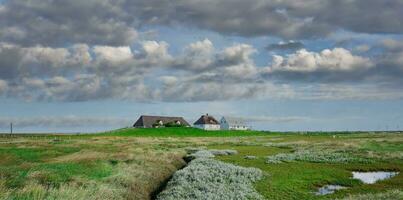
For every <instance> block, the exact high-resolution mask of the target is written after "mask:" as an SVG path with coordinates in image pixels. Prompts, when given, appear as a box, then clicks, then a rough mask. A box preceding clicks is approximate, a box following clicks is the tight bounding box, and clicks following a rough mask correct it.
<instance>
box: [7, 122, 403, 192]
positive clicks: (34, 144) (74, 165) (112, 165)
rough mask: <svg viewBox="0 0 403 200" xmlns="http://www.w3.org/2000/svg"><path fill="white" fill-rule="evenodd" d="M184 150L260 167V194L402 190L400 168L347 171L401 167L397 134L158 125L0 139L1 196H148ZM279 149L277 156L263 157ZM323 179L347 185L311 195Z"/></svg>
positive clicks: (402, 139) (402, 138)
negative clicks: (361, 176) (356, 175)
mask: <svg viewBox="0 0 403 200" xmlns="http://www.w3.org/2000/svg"><path fill="white" fill-rule="evenodd" d="M189 147H203V148H208V149H234V150H237V151H238V152H239V153H238V154H236V155H227V156H219V157H216V159H218V160H221V161H224V162H227V163H232V164H235V165H239V166H245V167H254V168H259V169H261V170H262V171H263V172H264V174H265V175H264V177H263V179H262V180H260V181H258V182H257V183H255V185H254V186H255V188H256V190H257V191H258V192H259V193H260V194H261V195H262V196H263V197H265V198H266V199H337V198H339V199H344V198H347V199H348V198H350V199H354V198H361V199H370V198H372V199H382V198H384V197H386V196H387V195H389V196H387V197H388V198H386V199H391V198H392V199H393V198H396V197H398V198H400V197H402V195H403V194H402V191H403V175H402V174H401V173H400V174H398V175H397V176H395V177H393V178H392V179H389V180H384V181H380V182H377V183H375V184H372V185H365V184H363V183H361V182H360V181H358V180H355V179H352V178H351V177H352V175H351V171H378V170H382V171H399V172H401V171H402V168H403V134H401V133H342V134H341V133H339V134H336V133H313V134H292V133H287V134H282V133H270V132H257V131H245V132H243V131H212V132H206V131H202V130H198V129H193V128H160V129H120V130H116V131H111V132H106V133H103V134H96V135H80V136H15V137H11V138H10V137H4V136H3V137H0V157H1V159H0V199H153V198H154V197H155V195H156V193H157V192H159V191H160V190H161V189H162V186H163V185H164V183H165V182H166V180H168V179H169V177H170V176H171V175H172V174H173V173H174V172H175V171H176V170H178V169H180V168H182V167H183V166H185V164H186V163H185V162H184V161H183V159H182V158H183V156H185V154H186V151H185V149H186V148H189ZM301 152H302V153H301ZM305 152H308V154H309V156H307V155H305V154H303V153H305ZM279 154H280V155H283V157H281V159H283V160H281V159H279V160H280V161H279V162H278V163H271V162H268V160H270V159H278V157H273V156H276V155H277V156H278V155H279ZM294 155H298V156H299V157H298V156H297V157H296V156H294ZM300 155H302V156H300ZM323 155H326V156H323ZM329 155H330V156H329ZM245 156H255V157H256V159H245ZM269 156H271V157H269ZM287 156H288V157H287ZM269 158H270V159H269ZM284 158H287V159H286V160H284ZM326 184H340V185H343V186H346V187H348V189H345V190H340V191H337V192H336V193H334V194H330V195H325V196H315V195H314V192H315V191H316V189H317V188H318V187H321V186H323V185H326ZM363 195H366V196H363Z"/></svg>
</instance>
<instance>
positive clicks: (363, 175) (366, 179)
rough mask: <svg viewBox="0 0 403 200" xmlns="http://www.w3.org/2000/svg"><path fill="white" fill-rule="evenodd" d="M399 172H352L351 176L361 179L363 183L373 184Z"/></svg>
mask: <svg viewBox="0 0 403 200" xmlns="http://www.w3.org/2000/svg"><path fill="white" fill-rule="evenodd" d="M397 174H399V172H383V171H380V172H353V178H354V179H358V180H360V181H362V182H363V183H365V184H374V183H376V182H377V181H381V180H385V179H390V178H392V177H394V176H396V175H397Z"/></svg>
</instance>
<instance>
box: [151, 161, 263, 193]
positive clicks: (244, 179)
mask: <svg viewBox="0 0 403 200" xmlns="http://www.w3.org/2000/svg"><path fill="white" fill-rule="evenodd" d="M262 176H263V175H262V171H261V170H259V169H256V168H245V167H239V166H235V165H232V164H227V163H224V162H221V161H217V160H213V159H209V158H198V159H195V160H193V161H191V162H190V163H189V165H188V166H187V167H185V168H183V169H182V170H179V171H177V172H175V174H174V175H173V177H172V179H171V180H170V181H169V182H168V184H167V187H166V189H165V190H164V191H162V192H161V193H160V194H159V195H158V197H157V199H159V200H185V199H193V200H202V199H203V200H207V199H209V200H219V199H239V200H250V199H256V200H257V199H263V197H262V196H261V195H260V194H259V193H258V192H257V191H256V190H255V189H254V187H253V183H254V182H256V181H258V180H260V179H261V178H262Z"/></svg>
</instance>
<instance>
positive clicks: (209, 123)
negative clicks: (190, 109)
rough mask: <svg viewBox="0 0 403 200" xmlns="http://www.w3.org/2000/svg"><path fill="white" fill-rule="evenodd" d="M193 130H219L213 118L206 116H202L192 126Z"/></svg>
mask: <svg viewBox="0 0 403 200" xmlns="http://www.w3.org/2000/svg"><path fill="white" fill-rule="evenodd" d="M193 126H194V127H195V128H199V129H203V130H209V131H211V130H220V123H218V121H217V120H216V119H214V117H213V116H210V115H208V114H206V115H202V116H201V117H200V118H199V119H198V120H197V121H196V122H195V123H194V124H193Z"/></svg>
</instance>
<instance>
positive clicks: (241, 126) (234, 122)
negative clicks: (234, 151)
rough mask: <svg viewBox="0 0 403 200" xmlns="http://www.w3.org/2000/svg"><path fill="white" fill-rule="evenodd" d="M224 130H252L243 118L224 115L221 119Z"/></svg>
mask: <svg viewBox="0 0 403 200" xmlns="http://www.w3.org/2000/svg"><path fill="white" fill-rule="evenodd" d="M220 126H221V129H222V130H250V129H251V128H250V127H249V126H248V125H246V123H245V121H244V120H243V119H242V118H236V117H222V118H221V120H220Z"/></svg>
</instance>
